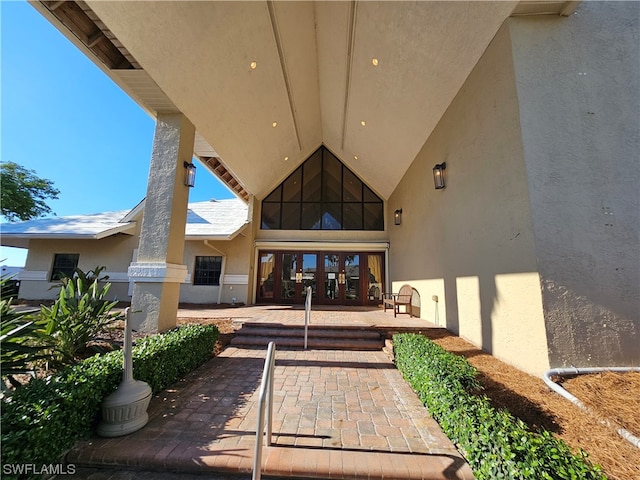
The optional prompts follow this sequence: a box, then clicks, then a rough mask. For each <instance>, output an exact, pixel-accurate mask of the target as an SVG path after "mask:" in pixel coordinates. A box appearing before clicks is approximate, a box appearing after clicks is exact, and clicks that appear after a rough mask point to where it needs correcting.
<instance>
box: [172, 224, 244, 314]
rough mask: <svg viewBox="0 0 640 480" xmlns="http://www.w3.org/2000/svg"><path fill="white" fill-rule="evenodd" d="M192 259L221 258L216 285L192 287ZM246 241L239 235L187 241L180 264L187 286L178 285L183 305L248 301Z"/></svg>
mask: <svg viewBox="0 0 640 480" xmlns="http://www.w3.org/2000/svg"><path fill="white" fill-rule="evenodd" d="M196 256H222V257H223V259H222V274H221V276H220V286H208V285H193V272H194V267H195V257H196ZM250 256H251V242H250V239H249V238H248V237H247V236H246V235H244V234H240V235H238V236H237V237H235V238H234V239H233V240H231V241H208V242H206V243H205V242H204V241H187V242H185V250H184V262H185V265H186V266H187V271H188V276H187V279H188V283H183V284H182V285H181V286H180V302H183V303H218V302H220V303H233V299H234V298H235V302H236V303H245V304H246V303H247V302H248V300H247V299H248V298H249V297H248V288H249V281H250V277H249V263H250Z"/></svg>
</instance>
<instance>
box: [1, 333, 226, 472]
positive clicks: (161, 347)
mask: <svg viewBox="0 0 640 480" xmlns="http://www.w3.org/2000/svg"><path fill="white" fill-rule="evenodd" d="M217 338H218V330H217V328H216V327H214V326H210V325H209V326H203V325H190V326H187V327H179V328H176V329H173V330H171V331H169V332H166V333H163V334H160V335H156V336H153V337H146V338H143V339H141V340H139V341H138V342H137V344H136V346H135V347H134V348H133V369H134V377H135V378H136V380H143V381H145V382H147V383H148V384H149V386H150V387H151V389H152V390H153V393H157V392H159V391H161V390H162V389H164V388H166V387H168V386H169V385H171V384H172V383H174V382H176V381H177V380H179V379H180V378H181V377H183V376H184V375H185V374H187V373H188V372H190V371H191V370H193V369H195V368H196V367H198V366H199V365H200V364H202V363H203V362H204V361H205V360H207V359H208V358H210V357H211V356H212V354H213V348H214V344H215V342H216V340H217ZM121 380H122V351H121V350H120V351H114V352H110V353H108V354H105V355H99V356H94V357H91V358H89V359H87V360H85V361H83V362H80V363H78V364H76V365H73V366H71V367H68V368H65V369H64V370H62V371H60V372H59V373H58V374H56V375H54V376H52V377H49V378H47V379H43V380H40V379H38V380H32V381H31V382H29V383H28V384H27V385H25V386H23V387H21V388H19V389H18V390H17V391H16V392H15V393H14V394H13V396H11V397H10V399H8V400H7V401H5V402H3V404H2V416H1V422H2V465H7V464H35V465H43V464H55V463H58V462H59V461H60V458H61V456H62V455H63V453H64V452H65V451H66V450H68V449H69V448H71V446H73V444H74V443H75V441H76V440H77V439H79V438H82V437H85V436H87V435H89V434H90V433H91V431H92V429H93V428H95V426H96V425H97V422H98V421H99V419H100V405H101V403H102V400H103V399H104V398H105V397H106V396H107V395H109V394H110V393H111V392H113V391H114V390H115V389H116V388H117V386H118V385H119V384H120V381H121Z"/></svg>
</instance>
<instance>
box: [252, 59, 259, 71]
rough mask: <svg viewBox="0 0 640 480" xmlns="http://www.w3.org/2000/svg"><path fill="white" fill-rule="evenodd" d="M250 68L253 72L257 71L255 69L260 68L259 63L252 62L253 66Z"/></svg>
mask: <svg viewBox="0 0 640 480" xmlns="http://www.w3.org/2000/svg"><path fill="white" fill-rule="evenodd" d="M250 66H251V70H255V69H256V67H257V66H258V62H255V61H254V62H251V65H250Z"/></svg>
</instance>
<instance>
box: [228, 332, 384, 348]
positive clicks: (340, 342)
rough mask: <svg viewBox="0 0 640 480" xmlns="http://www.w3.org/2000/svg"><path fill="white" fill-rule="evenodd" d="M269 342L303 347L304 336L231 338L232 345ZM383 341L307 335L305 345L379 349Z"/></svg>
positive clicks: (310, 346) (287, 346) (240, 345)
mask: <svg viewBox="0 0 640 480" xmlns="http://www.w3.org/2000/svg"><path fill="white" fill-rule="evenodd" d="M269 342H274V343H275V344H276V345H277V347H278V348H303V347H304V338H298V337H271V336H250V335H243V336H240V337H235V338H233V339H232V340H231V345H233V346H234V347H239V348H242V347H266V346H267V345H269ZM383 346H384V342H383V341H382V340H381V339H378V340H373V339H355V338H353V339H349V338H345V339H342V338H318V337H309V338H308V339H307V347H308V348H310V349H322V350H334V349H335V350H363V351H364V350H381V349H382V347H383Z"/></svg>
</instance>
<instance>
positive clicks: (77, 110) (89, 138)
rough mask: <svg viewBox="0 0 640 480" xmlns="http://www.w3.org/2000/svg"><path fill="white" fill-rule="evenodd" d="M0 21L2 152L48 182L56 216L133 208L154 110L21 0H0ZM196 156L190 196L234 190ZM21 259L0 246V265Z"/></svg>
mask: <svg viewBox="0 0 640 480" xmlns="http://www.w3.org/2000/svg"><path fill="white" fill-rule="evenodd" d="M0 22H1V29H0V31H1V42H2V44H1V61H2V65H1V69H0V76H1V83H0V87H1V112H0V122H1V127H0V128H1V131H0V140H1V147H0V160H1V161H3V162H7V161H13V162H16V163H18V164H19V165H22V166H23V167H25V168H28V169H30V170H34V171H35V172H36V174H37V175H38V176H39V177H42V178H46V179H49V180H51V181H53V182H54V185H55V187H56V188H57V189H58V190H60V195H59V199H58V200H50V201H48V202H47V204H48V205H49V206H50V207H51V209H52V210H53V211H54V213H55V214H56V215H57V216H64V215H74V214H84V213H98V212H105V211H111V210H126V209H129V208H133V207H134V206H135V205H136V204H137V203H138V202H139V201H140V200H142V199H143V198H144V196H145V193H146V185H147V175H148V172H149V162H150V158H151V147H152V144H153V133H154V129H155V121H154V119H153V118H151V117H150V116H149V115H148V114H147V113H145V112H144V111H143V110H142V109H141V108H140V107H139V106H138V105H137V104H136V103H135V102H134V101H133V100H131V99H130V98H129V97H128V96H127V95H126V94H125V93H124V92H123V91H122V90H121V89H120V88H119V87H118V86H116V85H115V84H114V83H113V82H112V81H111V80H110V79H109V78H108V77H107V76H106V75H105V74H104V73H103V72H102V71H101V70H100V69H99V68H98V67H96V66H95V65H94V64H93V63H92V62H91V61H90V60H89V59H88V58H87V57H85V56H84V55H83V54H82V53H81V52H80V51H79V50H78V49H77V48H76V47H75V46H74V45H73V44H71V42H70V41H69V40H67V39H66V37H64V36H63V35H62V34H61V33H60V32H59V31H58V30H57V29H56V28H54V27H53V26H52V25H51V24H50V23H49V22H48V21H47V20H45V18H44V17H42V16H41V15H40V14H39V13H38V12H37V11H36V10H35V9H34V8H33V7H32V6H31V5H29V4H28V3H27V2H26V1H2V2H0ZM196 164H197V163H196ZM197 165H198V166H199V168H198V170H197V173H198V175H197V178H196V187H195V188H192V189H191V191H190V197H189V201H191V202H197V201H203V200H208V199H211V198H216V199H223V198H232V197H233V194H232V193H231V192H230V191H229V190H228V189H227V188H226V187H224V186H223V185H222V184H221V183H220V182H219V181H218V180H217V179H216V178H215V177H214V176H213V175H212V174H210V173H208V172H207V171H206V170H205V168H204V167H203V166H200V165H199V164H197ZM25 258H26V250H23V249H13V248H6V247H0V260H4V261H3V262H2V264H3V265H7V266H22V265H24V260H25Z"/></svg>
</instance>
